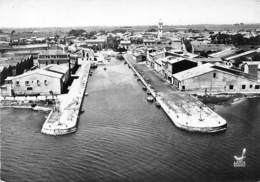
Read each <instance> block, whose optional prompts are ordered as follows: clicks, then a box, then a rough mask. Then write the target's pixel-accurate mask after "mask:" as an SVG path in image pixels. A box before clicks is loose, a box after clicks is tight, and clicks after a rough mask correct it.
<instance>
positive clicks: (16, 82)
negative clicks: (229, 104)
mask: <svg viewBox="0 0 260 182" xmlns="http://www.w3.org/2000/svg"><path fill="white" fill-rule="evenodd" d="M68 79H69V69H68V67H64V66H58V65H57V66H54V65H50V66H48V67H46V68H45V69H36V70H33V71H28V72H26V73H24V74H21V75H18V76H14V77H7V78H6V80H5V81H6V86H7V90H8V92H7V93H8V95H9V96H19V95H23V96H26V95H51V94H61V93H63V91H64V86H65V85H66V83H67V82H68Z"/></svg>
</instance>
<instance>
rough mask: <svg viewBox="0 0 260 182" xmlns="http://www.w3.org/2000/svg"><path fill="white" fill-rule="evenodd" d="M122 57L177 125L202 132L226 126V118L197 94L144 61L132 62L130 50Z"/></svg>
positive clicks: (211, 131) (221, 129) (219, 129)
mask: <svg viewBox="0 0 260 182" xmlns="http://www.w3.org/2000/svg"><path fill="white" fill-rule="evenodd" d="M124 59H125V61H126V62H127V64H128V65H129V67H130V68H131V69H132V70H133V71H134V73H135V75H136V76H137V77H138V80H140V81H141V82H142V84H143V85H144V87H146V88H147V91H148V92H150V93H151V94H152V96H153V97H154V98H155V100H156V101H157V102H158V103H159V104H160V106H161V108H162V109H163V110H164V112H165V113H166V114H167V115H168V117H169V118H170V119H171V121H172V122H173V123H174V124H175V126H176V127H178V128H181V129H184V130H187V131H193V132H202V133H213V132H219V131H224V130H226V128H227V122H226V120H225V119H224V118H222V117H221V116H220V115H218V114H217V113H215V112H214V111H213V110H211V109H210V108H209V107H208V106H206V105H205V104H203V103H202V102H200V101H199V100H198V99H197V98H195V97H193V96H192V95H190V94H189V93H187V92H183V91H179V90H177V89H174V88H173V87H172V85H170V83H167V81H166V80H164V79H163V78H161V77H160V76H159V75H158V74H157V73H156V72H155V71H154V70H152V69H151V68H149V67H148V66H147V65H146V64H145V63H135V61H134V59H133V57H132V55H131V54H125V55H124Z"/></svg>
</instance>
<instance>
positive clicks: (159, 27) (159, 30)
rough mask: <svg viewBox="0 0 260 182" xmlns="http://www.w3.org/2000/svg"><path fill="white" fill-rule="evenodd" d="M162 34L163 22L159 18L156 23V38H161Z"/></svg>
mask: <svg viewBox="0 0 260 182" xmlns="http://www.w3.org/2000/svg"><path fill="white" fill-rule="evenodd" d="M162 34H163V22H162V20H161V19H160V21H159V23H158V39H161V37H162Z"/></svg>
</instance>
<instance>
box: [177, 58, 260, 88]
mask: <svg viewBox="0 0 260 182" xmlns="http://www.w3.org/2000/svg"><path fill="white" fill-rule="evenodd" d="M172 78H173V84H174V85H175V86H176V87H177V88H178V89H180V90H183V91H184V90H185V91H200V92H201V91H202V92H204V91H205V92H225V93H227V92H230V93H256V92H260V81H259V80H258V79H257V78H256V77H255V76H254V75H251V74H248V73H244V72H242V71H239V70H235V69H230V68H226V67H224V66H220V65H214V64H211V63H207V64H203V65H200V66H197V67H194V68H191V69H188V70H185V71H182V72H179V73H176V74H173V76H172Z"/></svg>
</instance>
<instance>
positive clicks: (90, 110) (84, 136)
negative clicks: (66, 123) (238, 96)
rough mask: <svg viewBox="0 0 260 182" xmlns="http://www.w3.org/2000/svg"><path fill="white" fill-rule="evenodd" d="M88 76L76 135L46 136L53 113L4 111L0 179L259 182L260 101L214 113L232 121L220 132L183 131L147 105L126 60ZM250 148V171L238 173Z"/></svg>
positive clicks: (218, 108)
mask: <svg viewBox="0 0 260 182" xmlns="http://www.w3.org/2000/svg"><path fill="white" fill-rule="evenodd" d="M106 67H107V70H104V65H103V66H99V67H98V68H97V69H96V70H94V71H93V74H92V76H91V77H90V78H89V82H88V87H87V92H88V96H85V99H84V103H83V107H82V109H83V110H84V112H83V113H82V114H81V115H80V119H79V123H78V130H77V132H76V133H73V134H70V135H66V136H58V137H54V136H47V135H43V134H41V132H40V131H41V127H42V125H43V123H44V120H45V117H46V116H47V113H44V112H35V111H31V110H26V109H10V108H8V109H1V179H2V180H5V181H8V182H13V181H14V182H16V181H19V182H22V181H28V182H36V181H43V182H46V181H48V182H49V181H50V182H57V181H58V182H59V181H76V182H81V181H82V182H83V181H147V182H153V181H154V182H157V181H165V182H167V181H232V180H233V181H237V180H240V181H249V180H252V181H256V180H257V179H258V180H260V142H259V139H260V99H259V98H252V99H246V100H243V101H240V102H237V103H233V104H229V105H219V106H215V108H214V110H215V111H216V112H217V113H219V114H220V115H221V116H223V117H224V118H225V119H226V120H227V122H228V129H227V130H226V131H225V132H222V133H218V134H199V133H190V132H187V131H182V130H180V129H178V128H176V127H175V126H174V125H173V123H172V122H171V121H170V119H169V118H168V117H167V115H166V114H165V113H164V112H163V110H162V109H159V108H157V107H156V106H155V104H152V103H149V102H147V100H146V98H147V95H146V93H145V92H144V91H143V90H142V85H141V83H139V82H137V80H136V77H135V76H134V74H133V72H132V71H131V70H130V69H129V68H128V66H127V65H125V64H124V63H123V62H121V61H119V60H111V62H110V63H109V65H107V66H106ZM243 148H246V149H247V153H246V156H247V158H246V159H245V162H246V166H245V167H242V168H235V167H233V162H234V157H233V156H234V155H237V156H239V155H241V152H242V149H243Z"/></svg>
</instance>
